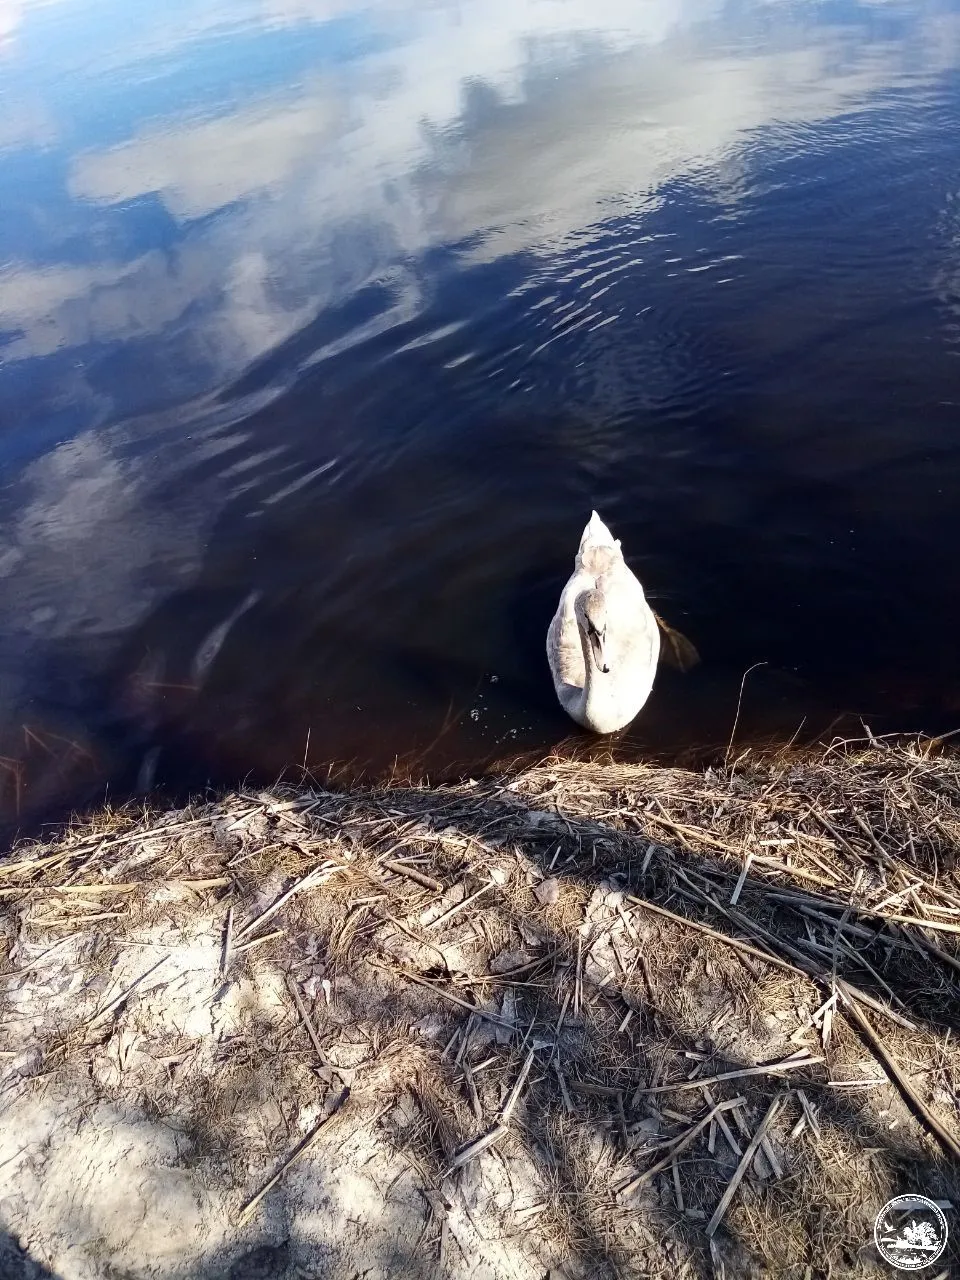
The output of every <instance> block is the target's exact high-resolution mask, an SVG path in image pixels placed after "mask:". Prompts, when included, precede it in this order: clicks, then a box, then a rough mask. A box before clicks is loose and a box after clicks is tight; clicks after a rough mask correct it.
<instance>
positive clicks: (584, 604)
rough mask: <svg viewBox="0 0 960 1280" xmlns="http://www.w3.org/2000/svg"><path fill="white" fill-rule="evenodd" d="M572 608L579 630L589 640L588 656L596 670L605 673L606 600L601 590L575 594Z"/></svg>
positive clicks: (607, 667)
mask: <svg viewBox="0 0 960 1280" xmlns="http://www.w3.org/2000/svg"><path fill="white" fill-rule="evenodd" d="M574 610H575V612H576V615H577V622H578V624H579V626H580V631H581V632H582V634H583V635H585V636H586V637H587V641H588V642H589V649H590V656H591V658H592V659H593V665H594V666H595V667H596V669H597V670H598V671H602V672H603V673H604V675H607V674H608V673H609V671H610V668H609V666H608V665H607V654H606V644H607V601H606V597H605V596H604V594H603V592H602V591H597V590H596V589H594V590H593V591H584V592H583V594H582V595H579V596H577V600H576V604H575V605H574Z"/></svg>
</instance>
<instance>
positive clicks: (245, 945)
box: [233, 929, 286, 956]
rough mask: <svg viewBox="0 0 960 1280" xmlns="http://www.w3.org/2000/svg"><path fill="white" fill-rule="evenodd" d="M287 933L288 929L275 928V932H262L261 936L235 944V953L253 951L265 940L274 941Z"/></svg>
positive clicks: (240, 953) (237, 954) (236, 954)
mask: <svg viewBox="0 0 960 1280" xmlns="http://www.w3.org/2000/svg"><path fill="white" fill-rule="evenodd" d="M285 933H286V929H274V931H273V933H262V934H261V935H260V937H259V938H251V939H250V941H249V942H241V943H240V945H239V946H237V945H236V944H234V947H233V955H235V956H239V955H242V954H243V952H244V951H252V950H253V948H254V947H259V946H261V945H262V944H263V943H264V942H274V941H275V940H276V939H277V938H282V937H283V935H284V934H285Z"/></svg>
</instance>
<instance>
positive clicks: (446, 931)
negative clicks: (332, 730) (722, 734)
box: [0, 741, 960, 1280]
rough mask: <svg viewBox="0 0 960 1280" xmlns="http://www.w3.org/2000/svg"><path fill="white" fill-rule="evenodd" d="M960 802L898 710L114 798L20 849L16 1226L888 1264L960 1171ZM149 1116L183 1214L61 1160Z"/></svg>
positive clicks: (156, 1264)
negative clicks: (918, 1215)
mask: <svg viewBox="0 0 960 1280" xmlns="http://www.w3.org/2000/svg"><path fill="white" fill-rule="evenodd" d="M958 840H960V759H958V757H956V756H953V755H950V754H941V753H939V752H938V751H934V750H931V744H930V743H926V744H921V743H901V742H889V743H884V742H875V741H874V742H871V743H868V744H838V745H836V746H835V747H833V748H831V749H830V750H827V751H824V752H821V753H819V754H816V755H811V754H799V753H798V754H787V755H782V756H779V757H775V758H771V757H767V758H760V759H753V758H751V757H750V756H749V755H747V756H745V757H741V759H740V760H739V761H738V762H737V763H736V765H735V766H733V767H730V768H725V769H723V770H706V771H703V772H699V773H694V772H687V771H683V770H676V769H663V768H655V767H648V766H644V765H638V764H629V765H627V764H616V763H613V762H609V763H605V764H601V763H590V764H584V763H575V762H570V761H567V762H564V761H559V760H558V761H551V762H547V763H546V764H543V765H541V766H539V767H537V768H533V769H529V770H526V771H524V772H522V773H521V774H519V775H518V776H514V777H508V778H502V779H499V780H485V781H481V782H468V783H464V784H460V785H456V786H447V787H443V788H439V789H438V788H433V789H429V790H428V789H417V788H413V787H390V788H383V789H372V790H364V791H354V792H351V793H347V794H335V793H330V792H326V791H321V790H312V789H304V790H298V791H296V792H294V791H286V790H284V789H282V788H279V789H277V790H276V791H273V792H271V793H269V794H267V793H257V794H246V793H242V794H237V795H232V796H229V797H227V798H225V799H223V800H222V801H221V802H218V803H216V804H212V805H204V806H198V807H196V808H191V809H185V810H183V811H178V812H176V813H166V814H152V813H136V812H134V811H132V810H125V811H122V812H117V813H111V814H104V813H101V814H100V815H99V816H98V817H97V818H96V819H95V822H94V824H93V825H87V826H82V825H78V826H76V827H75V828H73V829H71V830H69V831H67V832H66V833H65V834H63V836H62V837H61V838H59V839H58V840H56V841H54V842H51V843H47V844H36V845H31V846H22V847H20V848H18V849H16V850H15V851H13V853H12V854H11V855H10V857H9V858H8V859H7V860H6V861H5V862H2V863H0V912H2V929H3V935H2V936H3V937H4V938H5V948H4V951H5V954H4V958H3V960H2V961H0V991H2V1002H3V1021H2V1031H0V1088H2V1093H0V1114H2V1116H3V1124H2V1126H0V1131H2V1132H0V1210H2V1213H3V1215H4V1216H3V1221H2V1222H0V1226H3V1227H5V1228H6V1229H7V1231H9V1232H10V1233H11V1234H12V1235H14V1236H17V1237H20V1238H21V1239H22V1241H23V1242H25V1243H27V1244H28V1245H29V1252H30V1254H31V1257H34V1258H35V1259H36V1260H37V1261H38V1262H42V1263H44V1264H45V1265H46V1266H48V1267H50V1268H51V1269H52V1270H53V1272H54V1273H55V1274H57V1275H58V1276H61V1277H62V1278H63V1280H73V1277H74V1276H76V1277H77V1278H78V1280H83V1277H86V1276H91V1277H93V1276H99V1275H106V1274H121V1273H122V1274H124V1275H127V1274H129V1275H135V1276H139V1275H140V1274H146V1271H147V1262H148V1261H149V1263H150V1266H151V1267H152V1270H150V1272H149V1273H150V1274H151V1275H162V1276H170V1277H173V1276H190V1277H200V1276H202V1277H204V1278H206V1277H208V1276H209V1277H217V1276H221V1275H223V1276H231V1277H232V1278H233V1280H241V1277H244V1276H247V1275H248V1272H249V1274H254V1272H250V1266H252V1265H253V1264H252V1263H251V1261H250V1260H251V1259H254V1260H255V1259H256V1257H257V1256H259V1254H258V1251H259V1252H260V1253H262V1252H263V1251H264V1250H266V1251H267V1253H268V1254H269V1256H270V1258H271V1259H272V1261H271V1262H270V1264H269V1266H270V1268H272V1269H269V1268H268V1270H267V1271H265V1272H263V1274H265V1275H271V1276H272V1275H278V1276H279V1275H283V1276H287V1275H289V1276H291V1277H292V1276H302V1277H316V1278H317V1280H319V1278H320V1277H324V1278H326V1277H328V1276H329V1277H341V1276H343V1277H348V1276H349V1277H352V1276H354V1275H356V1274H362V1275H365V1276H367V1277H369V1280H373V1277H375V1276H381V1275H383V1276H387V1275H392V1276H401V1275H402V1276H411V1277H414V1276H415V1277H420V1276H423V1277H427V1276H448V1275H449V1276H460V1275H466V1274H468V1273H470V1274H471V1276H474V1277H476V1276H489V1277H491V1278H495V1280H501V1278H504V1280H505V1278H506V1277H508V1276H511V1277H512V1276H530V1277H534V1276H536V1277H542V1276H544V1275H545V1274H548V1273H549V1274H550V1275H552V1276H555V1277H561V1276H563V1277H567V1276H569V1277H573V1276H585V1277H586V1276H590V1277H601V1276H611V1277H612V1276H617V1277H634V1276H637V1277H639V1276H664V1277H666V1276H670V1277H674V1276H684V1275H686V1276H698V1277H721V1276H726V1277H729V1280H734V1278H735V1277H736V1278H738V1280H739V1278H740V1277H748V1276H756V1277H761V1276H764V1277H766V1276H770V1277H773V1276H776V1277H798V1278H801V1277H802V1278H806V1277H810V1280H813V1277H819V1276H837V1277H839V1276H848V1275H849V1276H853V1275H857V1276H869V1275H874V1274H875V1275H878V1276H879V1275H886V1274H889V1272H888V1269H887V1268H886V1267H885V1264H882V1263H881V1262H879V1261H878V1260H877V1258H876V1255H875V1253H874V1247H873V1236H872V1229H873V1220H874V1217H875V1215H876V1213H877V1211H878V1210H879V1209H880V1207H881V1205H882V1204H883V1203H884V1202H885V1201H886V1200H887V1199H888V1198H890V1197H891V1196H893V1195H895V1194H899V1193H902V1192H907V1191H911V1192H921V1193H923V1194H925V1195H927V1196H929V1197H931V1198H933V1199H935V1200H938V1201H940V1202H942V1203H943V1204H944V1205H945V1206H946V1205H947V1204H948V1202H949V1204H950V1205H951V1206H952V1205H953V1204H955V1203H957V1198H958V1192H960V1187H958V1181H960V1059H958V1056H957V1053H956V1051H955V1046H954V1042H955V1040H956V1035H957V1030H958V1015H960V945H958V943H960V871H958V864H957V849H958ZM117 1117H122V1119H123V1123H124V1124H126V1125H128V1126H137V1125H139V1126H144V1125H146V1126H147V1127H148V1128H149V1131H150V1134H151V1135H152V1137H151V1138H150V1141H151V1142H152V1143H153V1144H154V1147H156V1143H157V1142H158V1141H159V1140H160V1139H159V1138H158V1137H157V1135H158V1134H159V1133H161V1130H162V1135H163V1140H164V1141H167V1140H168V1139H169V1136H170V1135H171V1134H172V1135H173V1138H172V1139H170V1141H172V1144H173V1145H172V1146H169V1148H164V1150H165V1151H166V1154H165V1155H163V1156H162V1158H160V1157H158V1156H157V1154H156V1150H154V1148H153V1147H151V1148H150V1151H152V1154H151V1155H150V1159H152V1160H154V1161H157V1160H159V1163H160V1164H161V1165H163V1166H164V1167H165V1168H167V1169H168V1170H173V1171H176V1176H177V1177H180V1178H185V1179H186V1180H187V1181H186V1182H185V1183H184V1184H183V1185H184V1187H185V1188H188V1189H189V1193H190V1195H192V1196H193V1198H194V1200H197V1198H198V1197H199V1198H200V1199H201V1200H202V1202H203V1205H204V1206H205V1207H204V1209H203V1211H202V1213H201V1214H200V1217H199V1218H197V1216H196V1214H193V1216H192V1217H190V1227H189V1230H188V1229H186V1228H185V1229H184V1231H182V1232H181V1233H180V1236H179V1237H177V1238H176V1239H173V1237H171V1239H172V1240H173V1243H170V1241H168V1240H167V1238H166V1237H164V1240H163V1241H162V1242H161V1243H159V1244H158V1243H156V1242H154V1243H153V1244H150V1245H149V1246H147V1245H144V1243H143V1232H142V1229H140V1234H139V1235H138V1234H137V1232H130V1231H127V1230H126V1228H125V1227H124V1223H125V1221H126V1219H125V1218H124V1217H123V1212H121V1211H120V1210H119V1209H117V1208H116V1206H114V1207H113V1208H111V1209H110V1210H109V1212H107V1209H105V1208H103V1204H101V1205H100V1207H99V1208H98V1205H97V1204H96V1203H91V1204H86V1203H85V1204H84V1205H83V1212H84V1214H85V1215H86V1217H85V1218H84V1223H83V1227H82V1229H81V1227H80V1226H78V1225H77V1224H76V1214H77V1204H76V1201H77V1199H78V1196H77V1194H76V1192H75V1190H74V1189H73V1188H72V1187H71V1188H70V1195H69V1196H68V1195H67V1194H66V1192H64V1194H63V1195H61V1196H60V1197H59V1198H57V1196H56V1195H55V1194H54V1193H53V1191H51V1187H53V1188H55V1187H56V1177H57V1176H58V1169H57V1162H56V1154H55V1153H56V1144H57V1134H58V1133H60V1132H63V1131H65V1130H66V1128H67V1127H68V1126H70V1127H72V1128H71V1131H72V1132H74V1133H76V1134H77V1135H81V1140H82V1143H83V1144H85V1145H84V1150H85V1151H86V1150H87V1149H89V1148H90V1146H91V1143H94V1145H95V1141H94V1139H95V1138H96V1134H97V1133H99V1132H100V1131H101V1130H103V1129H104V1128H109V1127H110V1126H111V1125H113V1126H114V1129H116V1126H117V1124H118V1123H119V1121H118V1119H117ZM91 1126H93V1128H91ZM143 1132H144V1133H146V1130H143ZM31 1135H33V1136H31ZM51 1153H53V1154H51ZM74 1158H75V1157H74ZM111 1159H112V1160H113V1163H112V1164H110V1165H109V1167H110V1168H111V1169H113V1170H114V1173H113V1174H112V1175H111V1176H112V1177H113V1178H114V1180H115V1179H116V1172H115V1170H116V1168H117V1167H118V1165H117V1158H116V1155H115V1153H114V1155H113V1156H112V1157H111ZM105 1167H106V1166H105ZM143 1167H145V1165H144V1162H143V1161H141V1162H140V1164H139V1165H137V1164H136V1162H134V1174H135V1176H136V1177H140V1179H141V1182H142V1180H143V1177H142V1168H143ZM137 1169H139V1170H140V1173H139V1174H137V1173H136V1170H137ZM59 1176H62V1177H64V1178H68V1172H64V1171H61V1172H60V1175H59ZM131 1176H134V1175H131ZM172 1176H173V1174H172V1173H171V1177H172ZM98 1178H99V1181H98V1180H97V1179H98ZM351 1179H352V1181H351ZM363 1179H366V1180H367V1181H366V1182H363V1185H362V1186H361V1182H362V1181H363ZM80 1182H81V1185H82V1186H84V1187H85V1188H87V1190H86V1191H84V1192H83V1195H86V1196H88V1197H89V1198H93V1199H95V1198H96V1196H97V1195H100V1196H101V1199H102V1198H103V1197H104V1196H106V1200H104V1201H103V1203H106V1201H107V1200H109V1196H108V1195H107V1193H106V1191H105V1188H106V1187H107V1185H108V1183H107V1180H106V1175H105V1174H103V1173H102V1171H101V1172H97V1171H95V1170H93V1169H92V1166H91V1171H90V1172H89V1176H87V1175H84V1176H82V1177H81V1178H80ZM334 1182H335V1183H336V1185H337V1187H338V1188H339V1187H341V1186H348V1187H349V1188H352V1189H351V1190H350V1194H349V1196H348V1197H347V1201H344V1200H343V1199H342V1197H341V1199H340V1200H338V1199H337V1195H339V1194H340V1192H339V1190H338V1191H337V1192H336V1193H335V1192H334V1191H333V1190H332V1189H331V1188H332V1186H333V1183H334ZM41 1187H42V1188H44V1190H43V1192H42V1194H41V1192H40V1190H38V1188H41ZM185 1194H186V1193H185ZM165 1195H168V1191H167V1190H166V1189H165V1188H164V1189H162V1190H161V1191H157V1190H156V1189H154V1190H153V1191H149V1189H148V1191H144V1192H143V1197H142V1198H143V1200H144V1204H145V1208H144V1209H143V1215H142V1221H146V1222H152V1221H153V1219H154V1218H155V1217H156V1216H157V1215H158V1214H159V1215H160V1216H163V1215H166V1217H167V1218H169V1216H170V1213H171V1212H172V1210H171V1207H170V1205H169V1204H168V1203H167V1202H166V1201H164V1200H163V1197H164V1196H165ZM80 1198H82V1196H81V1197H80ZM161 1201H162V1203H161ZM348 1202H349V1203H348ZM68 1203H69V1204H70V1205H71V1212H72V1213H73V1217H72V1218H70V1220H69V1221H66V1220H65V1219H64V1213H65V1209H64V1205H66V1204H68ZM345 1206H346V1207H345ZM191 1213H193V1211H192V1210H191ZM58 1214H59V1217H58ZM118 1214H119V1218H118V1216H117V1215H118ZM104 1215H106V1216H104ZM344 1215H346V1216H344ZM351 1215H352V1216H351ZM188 1216H189V1215H188ZM947 1216H948V1220H949V1221H950V1222H951V1226H952V1227H954V1215H953V1214H952V1212H951V1211H948V1213H947ZM139 1220H140V1219H138V1221H139ZM118 1222H119V1224H120V1225H119V1226H118V1225H117V1223H118ZM351 1223H352V1224H353V1226H351V1225H350V1224H351ZM84 1231H86V1232H87V1234H88V1235H90V1237H91V1238H92V1239H93V1240H94V1244H93V1245H92V1246H89V1247H87V1246H84V1248H83V1249H80V1251H79V1253H80V1255H82V1258H81V1260H82V1261H83V1260H85V1261H83V1265H78V1263H77V1256H78V1253H77V1239H76V1237H77V1235H78V1233H79V1234H81V1235H82V1234H83V1232H84ZM174 1237H176V1232H174ZM958 1237H960V1226H957V1227H955V1229H954V1231H953V1239H952V1241H951V1243H950V1245H949V1246H948V1250H947V1253H946V1254H944V1256H943V1257H942V1258H941V1259H940V1260H939V1261H938V1262H937V1264H936V1266H935V1267H933V1268H931V1271H930V1273H929V1274H930V1275H931V1277H935V1276H937V1275H938V1273H939V1274H940V1275H942V1276H944V1277H945V1276H946V1275H947V1274H948V1273H947V1271H946V1270H943V1268H948V1267H949V1265H950V1261H951V1259H952V1260H953V1261H954V1262H955V1261H956V1259H957V1257H958V1254H957V1252H956V1247H955V1246H956V1240H957V1238H958ZM150 1239H151V1240H152V1239H153V1237H150ZM138 1241H139V1243H137V1242H138ZM138 1249H139V1250H140V1252H139V1253H138V1252H137V1250H138ZM151 1250H152V1252H151ZM158 1250H159V1253H158ZM271 1250H273V1251H274V1252H273V1253H270V1251H271ZM278 1250H279V1252H277V1251H278ZM71 1251H73V1252H71ZM264 1256H266V1255H264ZM138 1260H139V1261H138ZM24 1265H26V1264H24ZM84 1266H86V1267H87V1269H86V1270H84V1269H83V1267H84ZM138 1266H139V1267H141V1268H142V1270H138ZM245 1267H246V1268H247V1269H246V1270H244V1268H245ZM98 1268H99V1269H98ZM123 1268H126V1270H123ZM24 1274H26V1272H24Z"/></svg>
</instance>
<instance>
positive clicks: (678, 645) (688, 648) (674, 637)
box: [653, 611, 700, 673]
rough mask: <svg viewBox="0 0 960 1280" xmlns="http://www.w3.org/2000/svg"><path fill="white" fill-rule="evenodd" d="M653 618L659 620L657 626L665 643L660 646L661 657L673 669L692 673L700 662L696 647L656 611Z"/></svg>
mask: <svg viewBox="0 0 960 1280" xmlns="http://www.w3.org/2000/svg"><path fill="white" fill-rule="evenodd" d="M653 616H654V617H655V618H656V620H657V626H658V627H659V628H660V634H661V636H662V638H663V643H662V644H661V646H660V656H661V657H662V658H663V660H664V662H666V663H667V664H668V665H669V666H671V667H676V669H677V670H678V671H683V672H684V673H686V672H687V671H692V670H693V668H694V667H695V666H696V665H697V664H698V663H699V661H700V654H699V653H698V652H697V648H696V645H694V644H693V642H692V641H690V640H688V639H687V637H686V636H685V635H684V634H683V633H682V632H680V631H676V630H674V628H673V627H671V626H670V624H669V623H667V622H664V620H663V619H662V618H661V617H660V615H659V613H657V612H656V611H654V613H653Z"/></svg>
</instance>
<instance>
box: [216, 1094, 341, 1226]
mask: <svg viewBox="0 0 960 1280" xmlns="http://www.w3.org/2000/svg"><path fill="white" fill-rule="evenodd" d="M349 1100H350V1090H349V1089H344V1090H343V1091H342V1092H341V1094H340V1096H339V1097H338V1098H337V1101H336V1102H335V1103H334V1105H333V1108H332V1110H331V1111H330V1112H329V1113H328V1114H327V1115H325V1116H324V1117H323V1119H322V1120H321V1121H320V1122H319V1123H318V1124H316V1125H314V1127H313V1128H312V1129H311V1130H310V1132H309V1133H308V1134H307V1136H306V1137H305V1138H304V1140H303V1141H302V1142H301V1143H300V1145H299V1146H297V1147H295V1148H294V1149H293V1151H292V1152H291V1153H290V1155H289V1156H288V1157H287V1158H286V1160H285V1161H284V1162H283V1164H282V1165H281V1166H280V1168H279V1169H278V1170H277V1172H276V1173H275V1174H274V1175H273V1177H272V1178H271V1179H270V1180H269V1181H268V1182H265V1183H264V1185H263V1186H262V1187H261V1188H260V1190H259V1191H258V1192H257V1193H256V1194H255V1195H252V1196H251V1197H250V1199H249V1200H248V1201H247V1202H246V1204H244V1205H242V1206H241V1208H240V1212H239V1213H238V1215H237V1226H238V1227H242V1226H243V1224H244V1223H245V1222H247V1221H248V1220H249V1218H250V1217H251V1216H252V1214H253V1211H254V1210H255V1209H256V1207H257V1205H258V1204H259V1203H260V1201H261V1200H262V1199H263V1197H264V1196H265V1195H266V1194H267V1192H268V1191H272V1190H273V1188H274V1187H275V1186H276V1185H277V1183H278V1182H279V1181H280V1179H281V1178H282V1177H283V1176H284V1174H285V1173H286V1172H287V1171H288V1170H289V1169H291V1168H292V1167H293V1166H294V1165H295V1164H296V1163H297V1161H298V1160H301V1159H302V1158H303V1157H304V1156H305V1155H306V1154H307V1152H308V1151H309V1150H310V1148H311V1147H312V1146H313V1144H314V1143H315V1142H316V1140H317V1138H318V1137H319V1136H320V1133H321V1131H322V1130H323V1128H324V1126H325V1125H328V1124H329V1123H330V1121H331V1120H332V1119H333V1117H334V1116H335V1115H339V1113H340V1112H341V1111H342V1110H343V1108H344V1106H345V1105H346V1104H347V1102H349Z"/></svg>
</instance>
